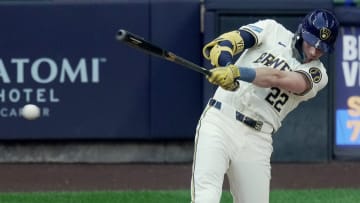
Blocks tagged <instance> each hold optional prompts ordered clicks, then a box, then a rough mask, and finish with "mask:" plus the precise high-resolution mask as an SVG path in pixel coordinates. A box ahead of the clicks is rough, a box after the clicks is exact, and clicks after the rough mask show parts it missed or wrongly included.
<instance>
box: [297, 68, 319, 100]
mask: <svg viewBox="0 0 360 203" xmlns="http://www.w3.org/2000/svg"><path fill="white" fill-rule="evenodd" d="M294 72H298V73H300V74H302V75H303V76H304V78H305V79H306V80H307V82H308V83H309V84H310V88H309V89H307V90H305V91H304V92H303V93H300V94H295V95H298V96H304V95H306V94H307V93H308V92H310V90H311V89H312V88H313V87H314V83H313V79H312V77H311V75H310V74H309V73H308V72H306V71H303V70H295V71H294Z"/></svg>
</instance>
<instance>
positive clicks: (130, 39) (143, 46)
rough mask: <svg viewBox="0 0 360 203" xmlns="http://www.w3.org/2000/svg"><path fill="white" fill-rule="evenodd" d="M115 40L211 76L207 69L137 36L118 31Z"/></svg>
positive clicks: (121, 30)
mask: <svg viewBox="0 0 360 203" xmlns="http://www.w3.org/2000/svg"><path fill="white" fill-rule="evenodd" d="M116 39H117V40H119V41H121V42H124V43H126V44H127V45H129V46H130V47H133V48H136V49H139V50H141V51H144V52H146V53H148V54H150V55H153V56H157V57H160V58H162V59H165V60H168V61H171V62H174V63H177V64H179V65H182V66H184V67H186V68H189V69H192V70H194V71H196V72H199V73H202V74H203V75H205V76H210V75H211V72H210V71H209V70H208V69H206V68H204V67H201V66H199V65H197V64H195V63H193V62H191V61H189V60H187V59H184V58H182V57H180V56H177V55H176V54H174V53H172V52H170V51H167V50H165V49H163V48H160V47H159V46H157V45H155V44H153V43H151V42H149V41H146V40H145V39H144V38H142V37H140V36H137V35H135V34H133V33H131V32H129V31H126V30H123V29H120V30H119V31H118V32H117V35H116Z"/></svg>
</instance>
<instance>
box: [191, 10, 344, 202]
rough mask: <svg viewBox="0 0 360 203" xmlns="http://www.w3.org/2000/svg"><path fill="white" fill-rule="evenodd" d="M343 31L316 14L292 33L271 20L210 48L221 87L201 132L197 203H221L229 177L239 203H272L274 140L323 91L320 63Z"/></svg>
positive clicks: (194, 180) (206, 51)
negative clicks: (289, 118)
mask: <svg viewBox="0 0 360 203" xmlns="http://www.w3.org/2000/svg"><path fill="white" fill-rule="evenodd" d="M338 27H339V23H338V21H337V20H336V18H335V16H334V15H333V14H332V13H331V12H330V11H327V10H323V9H318V10H315V11H313V12H311V13H309V14H308V15H306V17H305V18H304V19H303V21H302V23H301V24H300V25H299V27H298V30H297V32H295V33H292V32H290V31H289V30H287V29H286V28H285V27H283V26H282V25H281V24H279V23H277V22H276V21H274V20H271V19H268V20H261V21H258V22H256V23H253V24H249V25H245V26H242V27H240V28H239V30H236V31H231V32H228V33H224V34H222V35H220V36H219V37H218V38H216V39H215V40H213V41H212V42H210V43H208V44H207V45H205V47H204V49H203V54H204V56H205V58H207V59H208V60H210V61H211V63H212V64H213V65H214V66H215V68H213V69H211V73H212V75H211V76H209V77H208V78H207V79H208V80H209V82H211V83H212V84H215V85H218V86H220V87H219V88H218V89H217V90H216V93H215V95H214V97H213V98H211V99H210V101H209V103H208V105H207V107H206V109H205V110H204V112H203V114H202V116H201V119H200V120H199V123H198V126H197V129H196V138H195V153H194V162H193V176H192V184H191V186H192V187H191V190H192V203H218V202H219V201H220V197H221V192H222V185H223V179H224V174H227V175H228V178H229V184H230V191H231V194H232V196H233V199H234V202H235V203H268V202H269V188H270V186H269V185H270V176H271V174H270V168H271V166H270V157H271V154H272V151H273V148H272V137H271V135H272V134H273V133H274V132H276V131H277V130H278V129H279V127H280V126H281V121H282V120H283V119H284V118H285V116H286V115H287V114H288V113H289V112H291V111H292V110H294V109H295V108H296V107H297V106H298V104H299V103H300V102H302V101H306V100H309V99H310V98H313V97H315V96H316V94H317V93H318V92H319V91H320V90H321V89H323V88H324V86H326V84H327V82H328V77H327V74H326V70H325V68H324V65H323V64H322V63H321V62H320V60H319V58H320V57H321V56H323V55H324V54H326V53H330V52H331V51H332V50H333V48H334V43H335V40H336V38H337V33H338ZM239 53H242V55H241V56H240V58H239V59H238V60H237V61H236V63H235V64H232V58H233V56H234V55H236V54H239Z"/></svg>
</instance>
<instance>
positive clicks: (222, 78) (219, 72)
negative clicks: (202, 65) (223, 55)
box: [206, 65, 240, 91]
mask: <svg viewBox="0 0 360 203" xmlns="http://www.w3.org/2000/svg"><path fill="white" fill-rule="evenodd" d="M210 72H211V75H210V76H207V77H206V78H207V79H208V81H209V82H210V83H212V84H214V85H218V86H221V87H222V88H224V89H226V90H231V91H233V90H235V89H237V88H238V86H239V85H238V84H239V83H238V82H236V79H237V78H239V77H240V71H239V68H238V67H236V66H235V65H228V66H226V67H219V68H213V69H211V70H210Z"/></svg>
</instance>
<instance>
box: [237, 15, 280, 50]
mask: <svg viewBox="0 0 360 203" xmlns="http://www.w3.org/2000/svg"><path fill="white" fill-rule="evenodd" d="M277 26H278V23H277V22H276V21H275V20H271V19H266V20H259V21H257V22H255V23H252V24H247V25H244V26H241V27H240V28H239V30H244V31H247V32H249V33H250V34H251V35H252V36H253V37H254V38H255V46H259V45H261V43H262V42H263V41H264V40H265V39H267V38H269V36H270V35H271V34H273V33H274V30H275V29H274V28H276V27H277Z"/></svg>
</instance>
